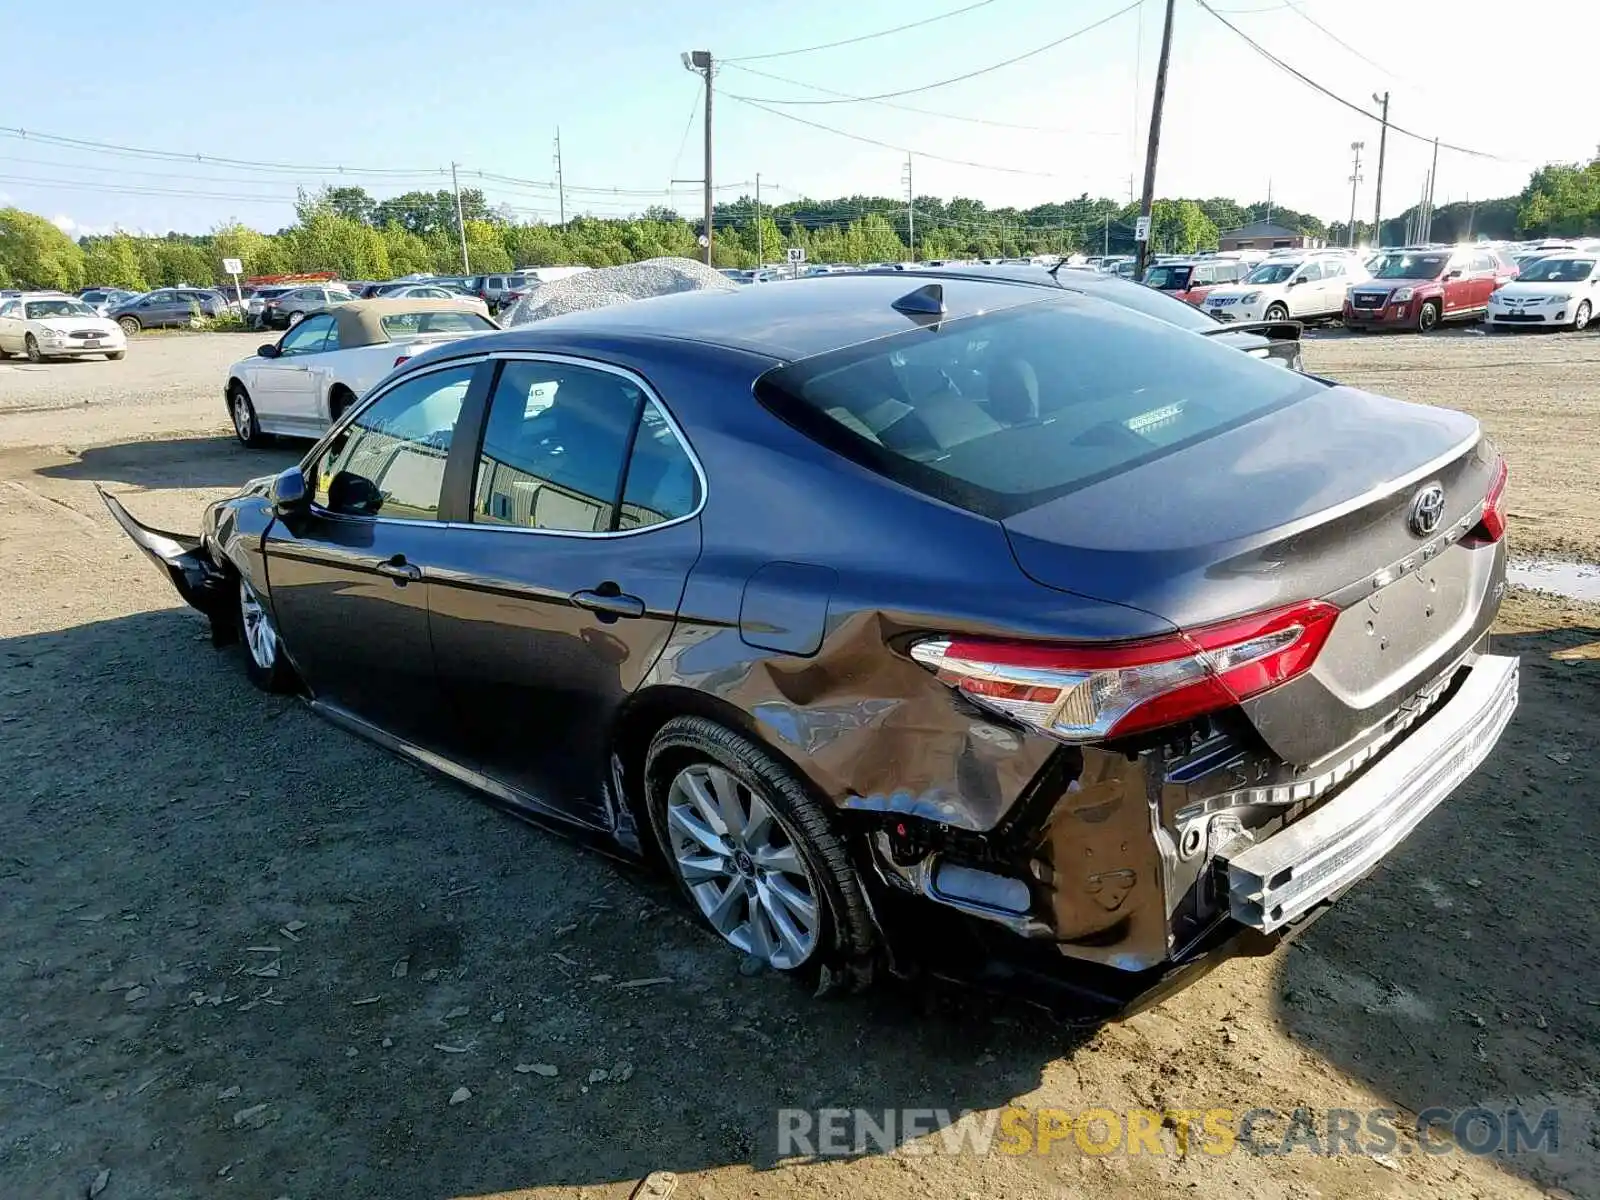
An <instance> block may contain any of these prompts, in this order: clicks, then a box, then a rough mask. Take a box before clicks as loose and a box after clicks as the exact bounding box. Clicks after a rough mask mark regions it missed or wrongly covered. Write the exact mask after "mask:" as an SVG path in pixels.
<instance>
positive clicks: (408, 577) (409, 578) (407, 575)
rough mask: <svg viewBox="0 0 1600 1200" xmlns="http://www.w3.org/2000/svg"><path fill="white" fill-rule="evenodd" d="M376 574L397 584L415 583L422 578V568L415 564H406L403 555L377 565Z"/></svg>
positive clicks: (397, 555)
mask: <svg viewBox="0 0 1600 1200" xmlns="http://www.w3.org/2000/svg"><path fill="white" fill-rule="evenodd" d="M378 574H379V575H387V576H388V577H389V578H390V579H392V580H394V581H395V582H396V583H399V584H407V583H415V582H416V581H417V580H418V579H421V578H422V568H421V567H419V566H417V565H416V564H415V563H408V562H407V561H406V556H405V555H403V554H396V555H395V556H394V557H393V558H391V559H388V560H387V561H385V562H381V563H379V564H378Z"/></svg>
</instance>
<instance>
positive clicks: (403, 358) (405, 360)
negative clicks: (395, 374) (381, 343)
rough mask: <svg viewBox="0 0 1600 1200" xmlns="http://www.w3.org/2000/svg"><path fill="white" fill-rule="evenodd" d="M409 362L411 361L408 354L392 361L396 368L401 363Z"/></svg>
mask: <svg viewBox="0 0 1600 1200" xmlns="http://www.w3.org/2000/svg"><path fill="white" fill-rule="evenodd" d="M410 361H411V355H409V354H402V355H401V356H400V357H399V358H397V359H395V360H394V365H395V366H396V367H398V366H399V365H400V364H401V363H403V362H410ZM393 369H394V368H393V367H391V368H390V370H393Z"/></svg>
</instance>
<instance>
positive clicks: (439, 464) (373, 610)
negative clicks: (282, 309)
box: [107, 275, 1518, 1011]
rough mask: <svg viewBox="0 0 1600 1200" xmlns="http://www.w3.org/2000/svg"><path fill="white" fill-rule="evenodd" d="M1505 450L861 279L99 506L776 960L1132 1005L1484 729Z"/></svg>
mask: <svg viewBox="0 0 1600 1200" xmlns="http://www.w3.org/2000/svg"><path fill="white" fill-rule="evenodd" d="M919 285H920V286H919ZM908 286H909V287H910V289H911V290H909V291H908V290H907V289H908ZM1505 484H1506V467H1505V463H1504V461H1503V459H1502V458H1501V457H1500V455H1499V454H1498V453H1497V452H1496V450H1495V448H1494V447H1493V445H1491V443H1490V442H1489V441H1488V440H1487V439H1486V438H1485V436H1484V435H1483V432H1482V431H1481V430H1480V428H1479V426H1478V423H1477V422H1476V421H1475V420H1473V419H1472V418H1471V417H1468V416H1465V415H1463V414H1461V413H1458V412H1453V411H1450V410H1447V409H1442V408H1431V407H1425V406H1419V405H1413V404H1408V403H1403V402H1401V401H1398V400H1391V399H1387V398H1384V397H1382V396H1376V395H1372V394H1370V393H1367V392H1363V391H1359V390H1356V389H1354V388H1349V387H1343V386H1338V385H1336V384H1333V383H1330V382H1328V381H1325V380H1319V379H1315V378H1311V377H1307V376H1304V375H1300V374H1297V373H1294V372H1290V371H1284V370H1282V369H1279V368H1276V367H1273V366H1270V365H1266V364H1264V363H1262V362H1260V361H1258V360H1256V359H1254V358H1252V357H1251V356H1249V355H1247V354H1241V353H1239V352H1238V351H1237V350H1234V349H1229V348H1226V347H1223V346H1219V345H1217V344H1215V339H1209V338H1206V337H1203V336H1200V335H1198V334H1195V333H1192V332H1188V331H1185V330H1182V329H1178V328H1175V327H1173V326H1170V325H1166V324H1163V323H1161V322H1158V321H1155V320H1152V319H1150V318H1148V317H1145V316H1142V315H1140V314H1138V313H1135V312H1131V311H1128V310H1126V309H1123V308H1119V307H1116V306H1113V305H1110V304H1107V303H1105V302H1103V301H1101V300H1098V299H1095V298H1093V297H1091V296H1085V295H1081V294H1078V293H1075V292H1064V291H1063V292H1057V291H1053V290H1047V289H1042V288H1037V287H1027V286H1021V285H1017V284H1014V283H1007V282H1004V281H991V280H977V279H966V278H955V277H952V278H949V279H945V280H942V281H939V282H934V283H926V282H923V281H921V280H918V279H907V278H904V277H901V278H895V277H894V276H890V275H879V276H872V275H859V276H842V277H838V278H822V279H816V280H804V281H797V282H792V283H784V284H781V285H775V286H769V287H760V288H745V289H741V290H740V291H739V292H738V293H735V294H726V295H724V294H709V293H700V294H691V295H680V296H670V297H664V298H661V299H656V300H647V301H640V302H636V303H630V304H623V305H618V306H615V307H612V308H608V309H602V310H597V311H593V312H587V313H578V314H571V315H568V316H564V317H557V318H553V319H550V320H547V321H542V322H538V323H536V324H533V325H530V326H527V327H525V328H522V329H518V330H514V331H509V332H504V333H499V334H493V335H488V336H485V337H481V338H475V339H472V340H465V341H458V342H453V343H450V344H449V345H444V346H440V347H438V348H436V349H434V350H431V351H430V352H428V353H426V354H424V355H421V356H419V357H417V358H415V359H412V360H411V361H409V362H406V363H404V364H403V365H401V366H400V367H399V368H398V369H397V370H396V371H395V372H394V373H393V374H391V375H390V376H389V377H388V378H387V379H386V380H384V381H383V382H382V383H381V384H379V385H378V386H377V387H376V388H374V389H373V391H372V392H371V393H369V394H368V395H367V396H366V397H365V398H364V399H363V400H362V401H361V402H359V403H358V404H356V405H354V406H352V407H351V409H350V410H349V411H348V412H347V413H346V414H345V415H344V417H343V418H342V419H341V420H340V421H339V422H338V423H337V424H336V425H335V426H334V428H333V429H332V430H331V431H330V432H329V433H328V435H327V436H325V437H324V438H323V439H322V440H321V441H320V442H319V443H318V444H317V445H316V446H315V447H314V448H313V449H312V450H311V451H310V452H309V453H308V454H307V455H306V456H305V458H304V460H303V462H302V463H301V465H300V466H298V467H295V468H291V469H289V470H287V471H285V472H283V473H282V474H281V475H279V476H277V477H276V478H274V479H268V480H261V481H257V482H255V483H253V484H250V485H247V486H246V487H245V488H244V489H243V491H241V492H240V493H239V494H238V495H237V496H235V497H233V498H231V499H228V500H225V501H222V502H219V503H217V504H214V505H212V506H211V507H210V508H209V509H208V510H207V511H206V513H205V516H204V521H203V526H202V530H201V532H200V534H199V536H198V537H182V536H178V535H174V534H167V533H161V532H159V531H157V530H152V529H149V528H146V527H144V526H142V525H140V524H139V523H138V522H137V521H135V520H134V519H133V518H132V517H131V516H130V515H129V514H128V513H127V512H126V511H125V510H124V509H123V508H122V507H121V505H119V504H118V503H117V502H116V501H115V500H114V499H112V498H110V497H107V504H108V505H109V506H110V508H111V510H112V512H113V514H114V515H115V516H116V517H117V519H118V520H119V521H120V522H121V524H122V525H123V527H124V528H125V529H126V530H127V532H128V533H129V534H130V535H131V536H132V537H133V539H134V540H135V541H136V542H137V543H138V544H139V545H140V546H141V547H142V548H143V549H144V550H145V552H146V553H147V554H148V555H149V556H150V557H151V558H152V559H154V560H155V561H156V562H157V563H158V564H160V565H161V566H162V567H163V568H164V569H165V570H166V571H167V572H168V573H169V574H170V576H171V578H172V580H173V582H174V583H175V584H176V585H177V587H178V589H179V591H180V592H181V593H182V595H183V597H184V598H185V599H186V600H187V601H188V602H189V603H190V604H192V605H193V606H194V607H196V608H198V609H199V610H201V611H202V612H204V613H205V614H207V616H208V617H209V618H210V620H211V623H212V629H213V633H214V636H215V640H217V641H218V642H219V643H220V642H228V641H234V640H238V641H241V642H242V643H243V650H244V654H243V657H244V661H245V665H246V667H247V669H248V672H249V675H250V677H251V679H253V680H254V681H255V682H256V683H257V684H258V685H260V686H262V687H264V688H267V689H270V690H273V691H296V692H300V693H302V694H303V695H305V696H306V697H307V699H308V701H309V703H310V705H311V706H312V707H313V708H314V709H315V710H316V711H317V712H319V713H321V714H324V715H325V716H327V717H329V718H330V719H332V720H334V721H336V722H337V723H339V724H340V725H342V726H345V727H346V728H348V729H350V730H353V731H355V732H356V733H359V734H361V735H363V736H365V737H368V738H371V739H372V740H374V741H376V742H378V743H381V744H382V745H384V746H387V747H389V748H390V749H392V750H394V751H396V752H398V753H400V754H403V755H405V756H407V757H409V758H411V759H413V760H415V761H418V762H420V763H423V764H425V765H427V766H429V767H431V768H434V769H435V770H438V771H441V772H443V773H445V774H446V775H449V776H452V777H454V778H455V779H457V780H460V781H461V782H463V783H465V784H467V785H469V786H471V787H473V788H475V789H477V790H479V791H480V792H482V793H484V794H486V795H487V796H488V797H490V798H491V799H492V800H493V801H495V802H496V803H498V804H501V805H503V806H505V807H507V808H509V809H510V810H512V811H514V812H516V813H518V814H520V815H522V816H525V817H528V818H531V819H534V820H537V821H539V822H542V823H553V824H557V825H559V826H561V827H563V828H565V829H567V830H568V831H573V832H578V833H581V834H583V835H585V836H586V837H587V838H589V839H590V840H594V841H597V842H599V843H601V844H602V845H603V846H605V847H607V848H609V849H611V850H612V851H615V852H621V853H624V854H627V855H630V856H636V857H640V858H643V859H647V860H650V861H652V862H655V863H657V864H659V865H660V866H661V867H662V868H663V869H664V870H665V871H667V872H668V873H669V874H670V875H671V876H672V877H673V878H674V879H675V881H676V883H677V885H678V886H679V887H680V888H681V890H682V893H683V895H684V898H685V900H686V902H687V903H688V904H689V905H690V906H691V908H692V910H693V911H695V912H697V913H698V914H700V916H701V917H702V918H703V919H704V922H705V924H706V925H707V926H708V927H709V928H710V929H711V930H713V931H714V932H715V933H716V934H717V935H718V936H720V937H721V938H723V939H724V940H725V941H726V942H728V943H729V944H730V945H731V946H733V947H735V948H736V949H737V950H738V951H740V952H742V953H744V954H746V955H750V956H754V957H755V958H757V959H760V960H762V961H763V962H765V963H766V964H767V965H769V966H770V967H772V968H775V969H777V970H780V971H784V972H796V973H800V974H802V975H803V976H805V977H808V978H817V977H820V978H821V979H822V980H823V981H824V982H827V983H831V984H841V983H850V984H860V983H863V982H865V981H867V980H868V979H870V978H872V977H873V976H874V974H876V973H879V972H881V971H884V970H887V971H889V972H890V973H893V974H896V975H906V974H909V973H912V972H916V971H919V970H920V971H927V972H932V973H935V974H941V975H946V976H950V977H955V978H961V979H965V980H968V981H975V982H978V983H979V984H981V985H986V986H988V985H992V986H995V987H1004V988H1009V989H1011V990H1014V991H1017V992H1020V993H1021V994H1023V995H1025V996H1028V997H1031V998H1033V999H1036V1000H1040V1001H1044V1002H1047V1003H1050V1004H1052V1005H1055V1006H1058V1007H1059V1006H1062V1005H1065V1006H1067V1007H1070V1008H1073V1009H1075V1010H1077V1011H1082V1010H1083V1009H1084V1008H1085V1007H1089V1008H1095V1009H1099V1008H1103V1009H1105V1010H1107V1011H1118V1010H1121V1011H1126V1010H1127V1009H1128V1008H1129V1007H1130V1006H1132V1005H1135V1004H1139V1003H1148V1002H1149V1000H1150V999H1152V998H1154V997H1156V996H1159V995H1161V994H1164V993H1165V992H1166V991H1169V990H1170V989H1171V988H1173V987H1175V986H1178V985H1181V984H1182V983H1183V982H1185V981H1187V980H1189V979H1192V978H1194V977H1195V976H1196V975H1197V974H1199V973H1200V972H1201V971H1202V970H1204V969H1205V968H1207V967H1208V966H1210V965H1212V964H1213V963H1215V962H1216V961H1218V960H1219V959H1221V958H1225V957H1227V956H1228V955H1230V954H1236V953H1240V952H1264V951H1267V950H1269V949H1271V947H1272V946H1274V945H1275V944H1277V943H1279V942H1281V941H1282V940H1283V938H1284V937H1286V936H1289V935H1291V934H1293V933H1294V932H1296V931H1298V930H1300V929H1302V928H1304V927H1305V926H1306V925H1307V924H1308V923H1309V922H1310V921H1311V920H1313V919H1314V918H1315V917H1316V916H1318V915H1319V914H1320V913H1321V912H1323V911H1325V910H1326V908H1327V906H1328V905H1329V904H1330V903H1331V902H1332V901H1334V900H1336V899H1337V898H1338V897H1339V896H1340V895H1341V894H1343V893H1344V892H1345V891H1346V890H1347V889H1349V888H1350V887H1351V886H1353V885H1355V884H1356V883H1357V882H1358V881H1359V880H1360V879H1361V878H1362V877H1363V876H1365V875H1366V874H1367V873H1368V872H1370V871H1371V870H1372V869H1373V868H1374V867H1375V866H1376V865H1377V864H1378V863H1379V862H1381V861H1382V860H1383V858H1384V857H1385V856H1386V855H1387V854H1389V853H1390V852H1391V851H1393V850H1394V849H1395V847H1396V846H1397V845H1398V844H1399V842H1400V841H1401V840H1402V839H1403V838H1404V837H1405V836H1406V835H1407V834H1408V833H1409V832H1410V831H1411V830H1412V829H1414V828H1415V827H1416V826H1417V824H1418V823H1419V822H1421V821H1422V820H1423V819H1424V818H1425V817H1426V816H1427V814H1428V813H1429V812H1430V811H1431V810H1432V809H1433V808H1434V807H1435V806H1437V805H1438V804H1440V803H1441V802H1443V801H1444V800H1445V799H1446V798H1447V796H1448V795H1449V794H1450V793H1451V791H1452V790H1453V789H1455V788H1456V787H1457V786H1458V785H1459V784H1460V783H1461V782H1462V781H1463V780H1464V779H1465V778H1466V777H1467V776H1468V775H1469V774H1470V773H1471V772H1472V771H1473V770H1474V768H1475V767H1476V766H1477V765H1478V764H1479V763H1480V762H1482V761H1483V759H1484V758H1485V757H1486V756H1487V755H1488V754H1489V752H1490V750H1491V749H1492V747H1493V745H1494V743H1495V741H1496V739H1497V738H1498V736H1499V734H1500V732H1501V730H1502V729H1503V728H1504V726H1505V724H1506V722H1507V721H1508V720H1509V719H1510V717H1511V714H1512V712H1513V710H1514V708H1515V707H1516V702H1517V679H1518V675H1517V661H1516V659H1514V658H1509V657H1501V656H1496V655H1493V654H1491V653H1489V646H1488V631H1489V627H1490V625H1491V623H1492V622H1493V620H1494V617H1495V613H1496V610H1497V609H1498V607H1499V603H1500V600H1501V596H1502V593H1503V591H1504V571H1505V555H1506V548H1505V542H1504V538H1503V535H1504V532H1505V519H1506V518H1505V513H1506V507H1505Z"/></svg>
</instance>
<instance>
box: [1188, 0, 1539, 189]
mask: <svg viewBox="0 0 1600 1200" xmlns="http://www.w3.org/2000/svg"><path fill="white" fill-rule="evenodd" d="M1194 2H1195V3H1196V4H1198V5H1199V6H1200V7H1201V8H1203V9H1205V10H1206V12H1208V13H1210V14H1211V15H1212V16H1213V17H1216V19H1217V20H1219V21H1221V22H1222V23H1223V24H1224V25H1226V26H1227V27H1228V28H1229V29H1231V30H1233V32H1234V33H1236V34H1237V35H1238V36H1239V37H1241V38H1243V39H1244V41H1245V42H1246V43H1247V44H1248V45H1249V46H1250V48H1251V49H1252V50H1254V51H1255V52H1256V53H1257V54H1259V55H1261V57H1262V58H1264V59H1266V60H1267V61H1268V62H1270V63H1271V64H1272V65H1273V66H1275V67H1277V68H1278V69H1279V70H1281V71H1287V72H1288V73H1289V74H1290V75H1293V76H1294V77H1295V78H1296V79H1298V80H1299V81H1300V82H1301V83H1303V84H1305V85H1306V86H1307V87H1309V88H1311V89H1313V90H1314V91H1318V92H1321V93H1322V94H1323V95H1324V96H1326V97H1328V99H1330V100H1333V101H1336V102H1337V103H1339V104H1342V105H1344V106H1345V107H1346V108H1348V109H1350V111H1352V112H1357V113H1360V114H1361V115H1362V116H1363V117H1366V118H1367V119H1368V120H1369V121H1372V120H1376V119H1377V118H1376V117H1374V116H1373V115H1372V114H1371V113H1370V112H1368V111H1367V110H1366V109H1364V108H1362V107H1361V106H1360V105H1359V104H1355V103H1353V102H1352V101H1349V100H1346V99H1345V98H1344V97H1343V96H1341V95H1339V94H1338V93H1337V92H1333V91H1330V90H1328V89H1327V88H1325V87H1323V86H1322V85H1321V84H1320V83H1318V82H1317V81H1316V80H1315V79H1312V78H1311V77H1310V76H1309V75H1306V74H1305V73H1304V72H1302V71H1298V70H1296V69H1295V68H1294V67H1291V66H1290V65H1289V64H1288V63H1286V62H1284V61H1283V59H1281V58H1279V57H1278V56H1277V55H1275V54H1273V53H1272V51H1270V50H1268V49H1266V48H1265V47H1264V46H1262V45H1261V44H1260V43H1259V42H1257V41H1256V40H1255V39H1254V38H1252V37H1251V36H1250V35H1249V34H1247V33H1245V32H1244V31H1243V30H1242V29H1240V28H1239V27H1238V26H1237V25H1235V24H1234V23H1233V22H1232V21H1230V20H1228V18H1226V17H1224V16H1223V15H1222V14H1221V13H1219V12H1217V10H1216V9H1214V8H1212V7H1211V5H1209V4H1207V3H1206V0H1194ZM1389 128H1390V129H1392V130H1394V131H1395V132H1396V133H1403V134H1405V136H1406V137H1408V138H1414V139H1415V140H1416V141H1419V142H1427V143H1428V144H1430V145H1432V144H1433V143H1434V142H1435V141H1438V139H1436V138H1431V137H1427V136H1425V135H1423V134H1420V133H1414V132H1412V131H1411V130H1409V129H1406V128H1403V127H1402V126H1399V125H1396V124H1395V123H1394V122H1393V121H1390V122H1389ZM1438 144H1439V146H1440V147H1441V148H1442V149H1445V150H1454V151H1455V152H1456V153H1457V154H1465V155H1468V156H1470V157H1472V158H1487V159H1490V160H1491V161H1493V162H1516V161H1520V160H1516V159H1509V158H1504V157H1502V156H1501V155H1498V154H1491V153H1489V152H1488V151H1487V150H1473V149H1471V148H1470V147H1467V146H1457V145H1455V144H1453V143H1451V142H1444V141H1439V143H1438Z"/></svg>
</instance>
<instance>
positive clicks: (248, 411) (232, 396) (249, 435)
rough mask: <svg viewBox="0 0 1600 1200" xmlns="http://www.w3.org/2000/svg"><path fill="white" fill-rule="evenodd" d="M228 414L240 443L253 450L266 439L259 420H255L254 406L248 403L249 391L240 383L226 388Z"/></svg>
mask: <svg viewBox="0 0 1600 1200" xmlns="http://www.w3.org/2000/svg"><path fill="white" fill-rule="evenodd" d="M228 415H229V416H230V417H232V418H233V432H234V435H235V436H236V437H238V439H239V441H240V443H241V444H243V445H245V446H248V447H249V448H250V449H252V450H254V449H255V448H256V447H257V446H260V445H261V444H262V443H264V442H265V441H266V440H267V439H266V437H265V435H264V434H262V432H261V422H259V421H258V420H256V407H255V405H254V404H252V403H250V393H249V392H247V391H245V390H244V385H243V384H242V383H236V384H234V385H233V386H232V387H231V388H229V389H228Z"/></svg>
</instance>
